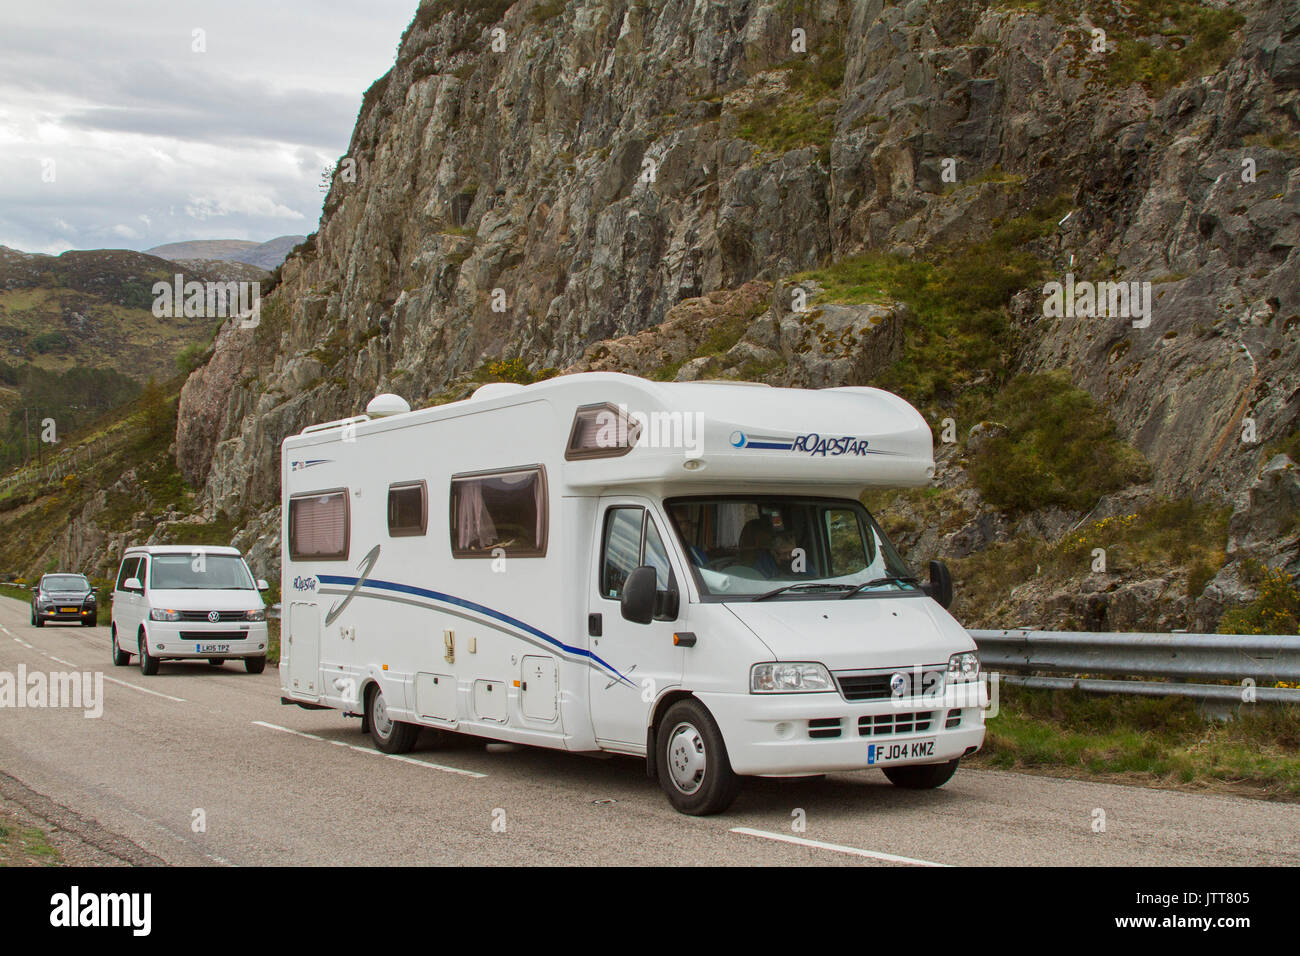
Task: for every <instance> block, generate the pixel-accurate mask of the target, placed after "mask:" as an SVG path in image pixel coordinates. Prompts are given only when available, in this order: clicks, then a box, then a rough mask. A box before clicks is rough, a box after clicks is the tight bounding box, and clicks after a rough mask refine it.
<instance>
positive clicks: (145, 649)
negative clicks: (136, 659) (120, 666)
mask: <svg viewBox="0 0 1300 956" xmlns="http://www.w3.org/2000/svg"><path fill="white" fill-rule="evenodd" d="M137 645H138V648H139V654H140V673H141V674H143V675H144V676H145V677H152V676H153V675H154V674H157V673H158V658H156V657H154V656H152V655H151V654H150V653H149V646H148V645H147V644H146V643H145V641H144V631H141V632H140V637H139V640H138V642H137Z"/></svg>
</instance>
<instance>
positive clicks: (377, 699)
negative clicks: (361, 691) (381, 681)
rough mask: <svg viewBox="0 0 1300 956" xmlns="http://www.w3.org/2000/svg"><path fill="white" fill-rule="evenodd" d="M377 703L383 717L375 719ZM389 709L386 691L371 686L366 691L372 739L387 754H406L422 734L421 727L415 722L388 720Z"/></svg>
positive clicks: (368, 721)
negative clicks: (385, 732)
mask: <svg viewBox="0 0 1300 956" xmlns="http://www.w3.org/2000/svg"><path fill="white" fill-rule="evenodd" d="M376 705H378V706H379V708H380V713H381V719H380V720H378V721H376V720H375V708H376ZM387 712H388V709H387V707H386V706H384V692H383V691H381V690H380V689H379V688H378V686H371V688H370V690H369V691H367V692H366V726H367V727H369V728H370V739H371V740H373V741H374V742H375V746H376V747H378V748H379V749H380V750H382V751H383V752H384V753H386V754H405V753H410V752H411V749H412V748H413V747H414V746H415V740H416V738H417V737H419V736H420V728H419V727H418V726H416V725H415V724H407V723H403V722H402V721H400V720H386V719H382V718H386V716H387ZM385 723H386V724H387V725H388V733H387V736H385V735H384V729H383V725H384V724H385Z"/></svg>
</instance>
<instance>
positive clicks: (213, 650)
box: [194, 644, 230, 654]
mask: <svg viewBox="0 0 1300 956" xmlns="http://www.w3.org/2000/svg"><path fill="white" fill-rule="evenodd" d="M194 649H195V650H196V651H198V652H199V653H200V654H224V653H226V652H227V651H228V650H230V645H229V644H195V645H194Z"/></svg>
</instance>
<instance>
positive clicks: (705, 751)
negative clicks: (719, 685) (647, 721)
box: [655, 699, 740, 817]
mask: <svg viewBox="0 0 1300 956" xmlns="http://www.w3.org/2000/svg"><path fill="white" fill-rule="evenodd" d="M656 737H657V742H656V745H655V746H656V750H657V752H658V759H659V786H661V787H662V788H663V791H664V793H666V794H667V795H668V801H669V802H670V803H671V804H672V805H673V807H675V808H676V809H677V810H678V811H680V812H681V813H688V814H690V815H691V816H697V817H702V816H707V815H708V814H711V813H721V812H722V811H723V810H725V809H727V807H729V806H731V802H732V801H733V800H735V799H736V794H737V793H738V792H739V791H740V778H739V777H737V776H736V774H735V773H734V772H733V771H732V769H731V761H730V760H729V759H728V758H727V746H726V744H725V743H723V741H722V731H720V730H718V725H717V722H716V721H714V719H713V715H712V714H710V713H709V711H708V709H707V708H706V707H705V706H704V705H703V704H701V703H700V702H699V701H698V700H694V699H688V700H680V701H678V702H677V703H675V704H673V705H672V706H671V707H669V708H668V713H666V714H664V718H663V720H662V721H661V722H660V724H659V732H658V734H657V735H656Z"/></svg>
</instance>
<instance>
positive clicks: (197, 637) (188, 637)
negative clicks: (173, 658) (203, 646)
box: [181, 631, 249, 642]
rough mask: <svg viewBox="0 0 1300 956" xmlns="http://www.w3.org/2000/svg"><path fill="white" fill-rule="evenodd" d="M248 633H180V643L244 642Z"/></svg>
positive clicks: (247, 637)
mask: <svg viewBox="0 0 1300 956" xmlns="http://www.w3.org/2000/svg"><path fill="white" fill-rule="evenodd" d="M248 639H249V634H248V631H181V640H182V641H208V642H211V641H246V640H248Z"/></svg>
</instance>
